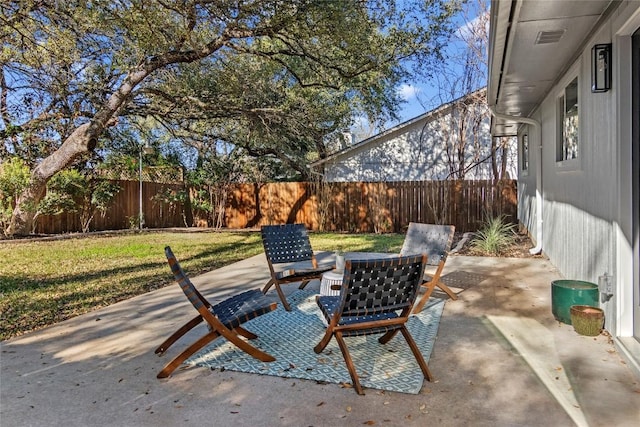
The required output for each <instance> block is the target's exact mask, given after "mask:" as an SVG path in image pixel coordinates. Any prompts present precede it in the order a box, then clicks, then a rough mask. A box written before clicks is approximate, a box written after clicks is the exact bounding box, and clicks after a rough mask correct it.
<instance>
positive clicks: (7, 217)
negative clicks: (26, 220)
mask: <svg viewBox="0 0 640 427" xmlns="http://www.w3.org/2000/svg"><path fill="white" fill-rule="evenodd" d="M29 174H30V171H29V167H28V166H27V165H26V163H25V162H24V160H22V159H20V158H18V157H12V158H10V159H8V160H6V161H4V162H2V163H0V230H1V231H2V234H3V235H4V234H5V230H6V229H7V227H8V226H9V223H10V222H11V215H12V213H13V209H14V208H15V201H16V199H17V198H18V196H19V195H20V193H22V191H24V189H25V188H27V185H28V184H29Z"/></svg>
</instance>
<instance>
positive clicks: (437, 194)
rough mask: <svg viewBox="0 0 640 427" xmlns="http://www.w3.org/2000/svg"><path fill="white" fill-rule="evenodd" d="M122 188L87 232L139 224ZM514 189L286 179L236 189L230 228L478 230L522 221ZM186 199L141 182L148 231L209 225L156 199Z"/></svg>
mask: <svg viewBox="0 0 640 427" xmlns="http://www.w3.org/2000/svg"><path fill="white" fill-rule="evenodd" d="M116 182H117V183H118V185H120V187H121V191H120V192H119V193H118V194H117V195H116V197H115V199H114V200H113V203H112V206H111V207H110V208H109V209H108V210H107V211H106V212H105V215H104V216H101V214H100V213H96V214H95V216H94V219H93V221H92V223H91V226H90V230H117V229H126V228H133V227H136V224H137V218H138V210H139V193H138V191H139V183H138V182H137V181H116ZM516 189H517V184H516V181H513V180H501V181H411V182H369V183H364V182H342V183H309V182H286V183H268V184H233V185H231V186H230V187H229V190H228V193H227V194H228V196H227V199H226V203H225V206H224V222H225V226H226V227H227V228H254V227H259V226H261V225H265V224H284V223H294V222H299V223H303V224H305V225H306V227H307V228H309V229H310V230H327V231H347V232H400V233H402V232H404V231H405V228H406V227H407V225H408V224H409V222H412V221H413V222H424V223H437V224H454V225H455V226H456V230H458V231H476V230H478V229H479V228H480V226H481V225H482V223H483V220H484V219H485V216H486V215H489V216H498V215H505V216H506V217H507V218H508V220H510V221H511V222H514V223H515V222H517V219H516V218H517V197H516V191H517V190H516ZM167 192H168V193H171V194H174V195H175V194H184V195H186V194H189V193H190V192H189V191H187V190H186V189H185V186H184V185H183V184H159V183H153V182H144V185H143V214H144V219H145V227H148V228H165V227H184V226H193V225H194V224H207V223H209V225H211V220H210V219H209V218H207V215H206V214H205V213H202V212H195V213H193V214H192V212H191V204H190V203H189V200H188V198H187V199H186V200H184V203H183V202H182V201H174V202H169V201H168V200H167V198H166V197H165V198H162V197H158V195H159V194H167ZM81 230H82V226H81V220H80V215H79V214H78V213H65V214H61V215H43V216H41V217H39V218H38V221H37V227H36V232H37V233H65V232H76V231H81Z"/></svg>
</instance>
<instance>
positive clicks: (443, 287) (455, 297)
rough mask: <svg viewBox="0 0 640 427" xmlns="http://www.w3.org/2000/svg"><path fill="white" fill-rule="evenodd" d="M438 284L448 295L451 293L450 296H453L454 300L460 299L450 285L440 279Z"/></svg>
mask: <svg viewBox="0 0 640 427" xmlns="http://www.w3.org/2000/svg"><path fill="white" fill-rule="evenodd" d="M436 286H437V287H439V288H440V289H442V290H443V291H445V292H446V293H447V295H449V297H451V299H452V300H454V301H455V300H457V299H458V295H456V293H455V292H453V291H452V290H451V288H450V287H448V286H447V285H445V284H444V283H442V282H441V281H439V280H438V282H437V283H436Z"/></svg>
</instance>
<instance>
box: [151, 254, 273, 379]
mask: <svg viewBox="0 0 640 427" xmlns="http://www.w3.org/2000/svg"><path fill="white" fill-rule="evenodd" d="M164 251H165V255H166V256H167V261H169V265H170V266H171V271H172V272H173V275H174V276H175V279H176V282H177V283H178V285H180V288H182V291H183V292H184V294H185V295H186V296H187V298H188V299H189V301H190V302H191V304H193V307H194V308H195V309H196V310H197V311H198V315H197V316H196V317H194V318H193V319H191V320H190V321H189V322H187V323H186V324H185V325H184V326H182V327H181V328H180V329H178V330H177V331H176V332H174V333H173V335H171V336H170V337H169V338H167V339H166V340H165V341H164V342H163V343H162V344H160V346H159V347H158V348H157V349H156V351H155V352H156V354H158V355H159V356H162V355H163V354H164V352H165V351H167V349H168V348H169V347H170V346H171V345H172V344H173V343H174V342H176V341H177V340H178V339H179V338H180V337H182V336H183V335H184V334H186V333H187V332H189V331H190V330H191V329H193V328H194V327H195V326H196V325H198V324H200V323H201V322H202V321H203V320H204V321H206V322H207V326H208V327H209V332H208V333H207V334H206V335H204V336H203V337H201V338H200V339H198V340H197V341H196V342H194V343H193V344H191V345H190V346H189V347H187V349H186V350H184V351H183V352H182V353H180V354H179V355H177V356H176V357H175V358H174V359H173V360H172V361H171V362H169V363H168V364H167V365H166V366H165V367H164V368H163V369H162V370H161V371H160V372H159V373H158V378H166V377H168V376H169V375H171V373H172V372H173V371H174V370H175V369H176V368H177V367H178V366H180V364H181V363H182V362H184V361H185V360H187V359H188V358H189V357H190V356H191V355H192V354H194V353H195V352H196V351H198V350H200V349H201V348H203V347H204V346H205V345H207V344H208V343H210V342H211V341H213V340H215V339H216V338H218V337H220V336H223V337H225V338H226V339H227V340H229V341H231V342H232V343H233V344H235V345H236V346H237V347H238V348H240V349H241V350H242V351H244V352H246V353H247V354H249V355H250V356H253V357H254V358H256V359H258V360H260V361H262V362H273V361H274V360H276V359H275V358H274V357H273V356H271V355H270V354H267V353H265V352H264V351H262V350H260V349H258V348H256V347H254V346H252V345H251V344H249V343H248V342H246V341H244V340H242V339H241V338H240V336H243V337H245V338H247V339H254V338H257V337H258V336H257V335H255V334H254V333H252V332H250V331H248V330H246V329H244V328H243V327H241V326H240V325H241V324H242V323H244V322H246V321H248V320H251V319H254V318H256V317H258V316H260V315H263V314H265V313H268V312H270V311H272V310H275V309H276V307H277V303H275V302H271V301H269V299H268V298H267V297H265V296H264V295H263V294H262V292H260V290H259V289H253V290H250V291H245V292H242V293H239V294H236V295H234V296H232V297H230V298H227V299H225V300H224V301H222V302H220V303H218V304H216V305H211V304H210V303H209V302H208V301H207V300H206V299H205V298H204V297H203V296H202V295H201V294H200V292H198V290H197V289H196V288H195V286H193V283H191V281H190V280H189V278H188V277H187V275H186V274H185V273H184V271H183V270H182V268H181V267H180V264H179V263H178V260H176V257H175V256H174V255H173V252H172V251H171V248H170V247H169V246H167V247H166V248H164Z"/></svg>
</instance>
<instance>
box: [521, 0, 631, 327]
mask: <svg viewBox="0 0 640 427" xmlns="http://www.w3.org/2000/svg"><path fill="white" fill-rule="evenodd" d="M639 16H640V4H639V3H637V2H635V3H634V2H626V3H624V4H622V5H621V6H620V7H619V8H618V9H617V10H616V12H615V13H614V14H613V15H612V16H610V17H609V18H608V20H607V21H606V22H605V23H604V24H603V25H602V26H601V27H600V28H599V29H598V31H597V32H596V33H595V34H594V35H593V36H592V37H591V38H590V39H589V40H588V41H587V43H586V45H585V46H586V47H585V48H584V50H582V51H581V52H578V54H579V56H578V58H577V60H576V61H575V62H574V63H573V64H572V65H571V66H570V67H569V69H568V70H567V71H566V73H564V74H563V75H562V76H558V81H557V84H556V85H555V87H554V88H553V90H551V91H550V93H549V94H548V95H547V96H546V98H545V99H544V101H543V102H542V103H541V105H540V106H539V107H538V109H537V110H536V111H535V113H534V114H533V115H532V116H531V117H532V118H533V119H536V120H538V121H539V122H540V124H541V130H540V139H539V140H537V138H534V139H531V138H530V140H529V141H530V149H529V167H528V169H527V170H526V171H524V170H522V153H521V152H520V154H519V155H520V159H519V162H518V165H519V171H518V172H519V176H518V195H519V201H518V203H519V206H518V210H519V217H520V221H521V222H522V224H523V225H524V226H525V227H527V228H528V229H529V230H530V232H532V235H533V231H534V230H535V223H536V220H537V219H538V218H537V215H539V214H540V213H539V212H537V211H536V209H535V206H534V205H535V203H534V200H535V197H536V194H542V221H543V222H542V224H543V226H542V227H543V228H542V230H543V231H542V250H543V252H544V253H545V254H546V255H547V256H548V257H549V259H550V260H551V261H552V262H553V264H554V265H555V266H556V267H557V268H558V269H559V270H560V272H561V273H562V274H563V276H564V277H566V278H568V279H576V280H586V281H589V282H593V283H598V276H600V275H603V274H605V273H607V274H609V275H612V276H613V284H614V297H613V298H611V299H610V300H609V301H601V307H602V308H603V309H604V310H605V319H606V327H607V329H608V330H609V331H611V332H612V333H613V334H614V335H616V336H620V337H625V336H631V335H632V334H633V318H632V316H633V311H634V308H633V267H632V265H633V238H634V237H633V219H632V205H631V203H632V202H631V199H632V196H631V194H632V191H631V180H632V170H633V168H632V165H631V161H632V156H631V144H632V142H631V138H630V135H629V134H630V130H629V129H630V127H631V125H630V119H629V118H628V117H627V116H629V115H630V111H631V106H630V100H629V94H630V93H631V77H630V59H629V58H628V57H629V52H630V50H629V49H628V47H629V43H630V42H629V39H630V34H631V33H630V32H629V31H631V32H633V30H634V29H635V28H638V26H640V18H639ZM630 20H633V21H634V22H638V23H637V25H636V24H635V23H634V24H632V25H630V24H629V22H630ZM596 43H612V45H613V52H614V60H613V61H612V62H613V65H612V66H613V70H614V75H613V84H612V90H610V91H608V92H605V93H592V92H591V47H592V46H593V45H594V44H596ZM576 76H577V77H578V86H579V87H578V91H579V97H578V98H579V101H578V102H579V105H578V109H579V154H578V158H577V159H572V160H569V161H564V162H558V161H556V142H557V140H558V134H559V132H560V130H559V124H558V114H559V105H558V97H559V96H560V95H561V94H562V92H563V89H564V88H565V87H566V85H567V84H568V83H569V82H571V81H572V80H573V78H575V77H576ZM533 128H534V127H533V126H529V125H525V126H522V127H521V128H520V130H519V136H520V138H519V140H521V137H522V135H524V134H525V133H533V132H536V130H535V129H533ZM536 140H537V141H539V142H541V145H542V148H541V152H540V153H539V152H538V150H537V149H536V148H535V147H534V145H535V143H536ZM538 154H539V155H538ZM540 162H541V163H540ZM536 171H540V172H541V176H540V177H538V176H537V173H539V172H536ZM534 237H535V236H534Z"/></svg>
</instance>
